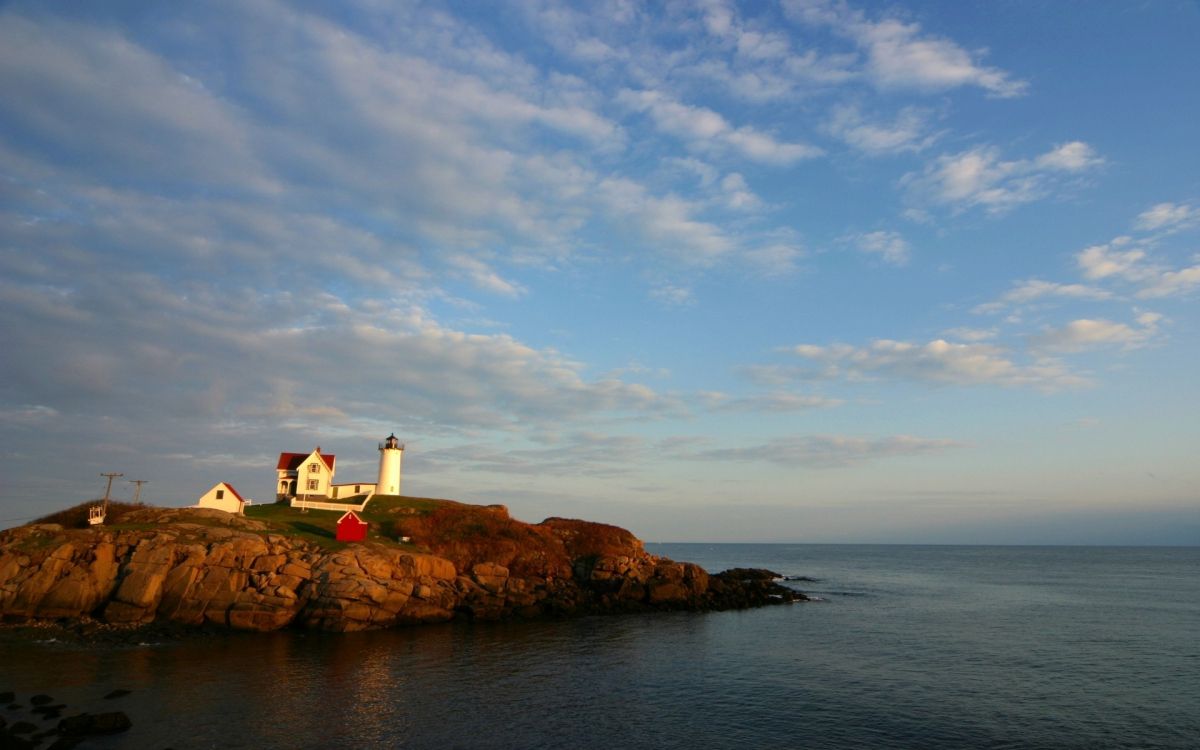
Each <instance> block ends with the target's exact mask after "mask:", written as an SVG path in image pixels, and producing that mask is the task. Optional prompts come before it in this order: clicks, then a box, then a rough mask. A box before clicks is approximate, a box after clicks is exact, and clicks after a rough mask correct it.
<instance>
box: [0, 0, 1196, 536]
mask: <svg viewBox="0 0 1200 750" xmlns="http://www.w3.org/2000/svg"><path fill="white" fill-rule="evenodd" d="M1196 39H1200V7H1198V6H1197V5H1196V4H1195V3H1194V2H1183V1H1179V2H1169V1H1167V0H1164V1H1163V2H1152V3H1128V2H1111V3H1106V2H1093V3H1086V4H1063V3H1038V2H1008V3H978V4H977V3H909V4H892V3H888V4H869V3H841V2H825V1H823V0H782V1H781V2H777V3H776V2H769V3H745V4H740V5H739V4H736V3H727V2H695V3H691V2H689V3H652V4H640V3H634V2H625V1H618V0H614V1H612V2H595V3H586V4H554V3H549V2H536V1H531V2H512V3H504V4H482V3H472V4H465V5H460V4H451V5H441V4H437V3H429V4H427V3H389V2H372V1H364V2H360V3H345V4H339V5H338V7H336V8H332V7H330V6H329V5H328V4H324V3H308V2H297V3H285V2H267V1H261V2H260V1H251V2H231V3H221V2H214V3H205V4H199V5H196V6H185V5H182V4H167V5H157V6H151V7H146V6H144V4H141V3H104V4H80V3H40V2H39V3H33V2H29V3H23V2H15V3H6V4H4V5H3V6H2V7H0V322H2V325H0V342H2V345H3V351H4V352H5V353H6V354H5V356H4V357H3V360H2V362H0V451H2V453H3V455H4V457H5V465H6V472H5V477H4V480H3V482H0V520H3V521H4V522H5V523H3V524H0V525H12V524H13V523H16V522H19V521H21V520H24V519H27V518H29V517H31V516H34V515H39V514H41V513H44V512H47V511H50V510H53V509H56V508H58V507H62V506H65V505H68V504H74V503H76V502H79V501H80V500H83V499H86V498H89V497H93V496H95V495H96V494H98V493H99V492H101V491H102V489H103V481H102V480H101V479H100V477H99V472H102V471H123V472H125V475H126V477H127V478H130V479H146V480H149V484H147V485H146V486H145V488H144V490H143V492H144V498H145V499H147V500H149V501H151V502H155V503H159V504H166V505H185V504H189V503H191V502H194V500H195V498H196V497H198V496H199V494H200V493H201V492H203V491H204V490H205V489H207V488H208V487H209V486H211V485H212V484H213V483H215V482H217V481H219V480H226V481H230V482H231V483H233V484H234V485H235V486H236V487H238V488H239V489H240V490H241V491H242V493H243V494H244V495H248V496H250V497H254V498H258V499H262V500H268V499H270V497H271V492H272V487H273V472H272V468H273V465H274V457H275V456H276V455H277V454H278V453H279V452H280V451H302V450H309V449H311V448H312V447H314V446H316V445H320V446H322V448H323V449H324V450H325V451H326V452H333V453H336V454H337V455H338V457H339V459H338V479H339V480H342V481H353V480H355V479H362V480H364V481H367V480H370V479H372V478H373V472H374V466H375V462H376V456H377V454H376V452H375V444H376V442H377V441H378V440H379V439H381V438H383V437H384V436H386V435H387V434H388V433H390V432H392V431H395V433H396V434H397V435H398V436H401V437H402V438H403V439H404V440H405V441H406V443H407V445H408V451H407V453H406V458H405V491H406V492H407V493H410V494H420V495H432V496H441V497H453V498H458V499H462V500H465V501H469V502H489V503H490V502H502V503H506V504H507V505H509V507H510V509H511V511H512V512H513V514H514V515H516V516H517V517H519V518H522V519H525V520H531V521H537V520H540V519H541V518H543V517H545V516H548V515H564V516H574V517H584V518H590V519H594V520H600V521H606V522H610V523H616V524H620V525H623V526H627V527H629V528H631V529H632V530H633V531H634V532H635V533H637V534H639V535H640V536H642V537H643V538H646V539H651V540H662V541H697V540H712V541H811V542H838V541H850V542H853V541H869V542H875V541H882V542H965V543H970V542H997V543H1056V542H1065V543H1093V542H1094V543H1176V544H1194V543H1197V542H1200V511H1198V499H1200V498H1198V488H1200V468H1198V466H1200V462H1197V461H1196V459H1195V456H1196V453H1197V448H1198V447H1200V428H1198V427H1197V424H1198V423H1200V419H1198V418H1200V406H1198V405H1200V387H1198V386H1197V379H1196V376H1195V373H1196V371H1197V365H1198V362H1197V359H1198V352H1200V347H1198V346H1197V342H1198V340H1200V337H1198V330H1197V326H1198V324H1200V317H1198V316H1197V314H1196V310H1197V307H1196V305H1197V297H1198V295H1200V148H1197V144H1196V133H1197V130H1196V123H1197V122H1200V95H1197V92H1198V91H1200V48H1198V47H1197V45H1196V43H1195V41H1196ZM131 487H132V485H122V486H121V487H120V488H119V491H118V494H123V495H125V496H129V495H130V494H131V491H130V490H131Z"/></svg>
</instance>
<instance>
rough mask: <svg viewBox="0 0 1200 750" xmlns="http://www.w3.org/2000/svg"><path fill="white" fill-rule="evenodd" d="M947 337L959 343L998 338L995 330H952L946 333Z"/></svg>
mask: <svg viewBox="0 0 1200 750" xmlns="http://www.w3.org/2000/svg"><path fill="white" fill-rule="evenodd" d="M944 333H945V335H946V336H949V337H950V338H952V339H958V340H959V341H971V342H976V341H987V340H989V339H994V338H996V329H994V328H950V329H948V330H946V331H944Z"/></svg>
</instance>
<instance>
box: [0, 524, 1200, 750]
mask: <svg viewBox="0 0 1200 750" xmlns="http://www.w3.org/2000/svg"><path fill="white" fill-rule="evenodd" d="M650 547H651V550H652V551H653V552H656V553H658V554H666V555H668V556H671V557H673V558H675V559H680V560H693V561H695V562H699V563H701V564H702V565H704V566H705V567H707V568H709V569H710V570H718V569H723V568H727V567H733V566H757V567H768V568H771V569H773V570H776V571H778V572H780V573H784V574H787V575H795V576H799V575H804V576H811V577H813V578H816V579H818V580H817V581H815V582H811V583H810V582H803V583H796V584H794V585H796V586H798V587H800V588H802V589H803V590H806V591H809V592H811V593H814V594H816V595H817V596H820V597H821V598H822V599H823V601H821V602H815V603H809V604H802V605H794V606H784V607H773V608H768V609H761V610H753V611H746V612H728V613H715V614H705V615H695V614H683V613H681V614H668V615H650V616H633V617H594V618H585V619H579V620H571V621H564V622H543V623H504V624H490V625H482V624H481V625H471V624H451V625H447V626H436V627H426V628H415V629H408V630H400V631H390V632H379V633H360V634H350V635H322V634H305V633H278V634H267V635H230V636H220V637H214V638H209V639H199V640H184V641H181V642H166V643H158V644H144V645H138V646H120V647H115V646H103V647H97V646H90V647H88V646H81V645H79V644H70V643H58V642H50V643H31V642H29V641H28V640H19V639H15V638H14V637H12V635H11V634H7V635H6V634H0V690H5V689H13V690H16V691H18V693H20V694H21V695H22V696H23V698H26V699H27V698H28V696H29V694H31V693H34V692H44V693H49V694H50V695H52V696H54V697H55V698H56V699H58V700H60V701H63V702H66V703H69V704H71V706H72V707H73V708H76V709H80V710H92V711H101V710H113V709H117V708H120V709H122V710H124V711H125V712H126V713H128V714H129V716H130V717H131V718H132V719H133V722H134V728H133V729H132V730H131V731H130V732H128V733H126V734H124V735H121V736H118V737H112V738H104V739H103V740H98V741H95V742H93V743H92V744H91V745H88V746H90V747H97V748H163V747H173V748H178V749H180V750H182V749H184V748H340V747H347V748H349V747H354V748H360V747H403V748H687V749H688V750H700V749H702V748H738V749H739V750H746V749H747V748H864V747H896V748H1108V747H1128V748H1156V747H1161V748H1196V747H1200V548H1175V549H1163V548H1085V547H1071V548H1056V547H908V546H859V545H853V546H829V545H650ZM115 688H124V689H128V690H132V691H133V692H132V693H131V694H130V695H128V696H126V697H124V698H121V699H118V700H115V701H104V700H100V697H101V696H103V695H104V694H105V693H107V692H108V691H110V690H112V689H115ZM19 714H20V712H19V711H18V712H13V711H10V712H8V713H7V714H6V716H7V717H8V718H9V720H10V721H12V720H13V719H14V718H19Z"/></svg>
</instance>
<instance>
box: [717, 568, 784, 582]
mask: <svg viewBox="0 0 1200 750" xmlns="http://www.w3.org/2000/svg"><path fill="white" fill-rule="evenodd" d="M721 576H722V577H723V578H725V579H726V580H734V581H774V580H776V579H779V578H782V577H783V576H781V575H779V574H778V573H776V572H774V571H771V570H764V569H763V568H730V569H729V570H726V571H725V572H723V573H721Z"/></svg>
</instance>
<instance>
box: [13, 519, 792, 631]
mask: <svg viewBox="0 0 1200 750" xmlns="http://www.w3.org/2000/svg"><path fill="white" fill-rule="evenodd" d="M461 507H463V508H472V509H478V508H479V506H461ZM463 512H466V511H463ZM488 512H489V513H491V514H493V515H496V514H499V513H503V521H504V523H505V524H507V525H506V526H505V527H504V528H505V529H507V530H508V531H506V532H505V533H509V534H510V535H513V536H519V535H515V534H512V532H511V529H512V528H514V527H519V528H518V530H519V531H521V532H522V534H524V536H522V537H520V539H519V540H518V541H517V542H515V543H512V544H503V545H497V544H483V543H481V542H480V540H472V539H469V538H468V539H466V540H465V542H464V540H463V539H462V538H461V537H456V538H455V541H454V543H453V544H451V543H449V542H445V541H438V538H437V537H436V535H435V534H433V533H432V532H431V533H430V535H429V536H430V538H431V539H432V540H434V541H431V542H430V544H431V545H432V548H426V549H427V551H420V550H418V549H415V548H406V547H404V546H399V545H395V544H385V543H381V542H366V543H361V544H350V545H346V546H333V547H332V548H331V547H330V546H323V545H320V544H316V543H313V542H311V541H308V540H305V539H302V538H299V537H296V536H289V535H285V534H281V533H275V532H274V530H273V529H272V527H271V526H270V525H269V524H267V523H264V522H262V521H258V520H254V519H248V518H244V517H240V516H235V515H230V514H227V513H223V512H221V511H213V510H201V509H193V508H186V509H164V508H144V509H141V510H138V511H136V512H135V513H131V514H129V515H128V516H127V517H125V518H124V519H122V524H121V526H119V527H115V528H112V527H100V528H95V529H70V528H64V527H63V526H62V525H58V524H44V523H43V524H32V525H28V526H22V527H18V528H15V529H9V530H6V531H3V532H0V621H3V622H5V623H9V624H32V623H47V622H53V623H59V624H67V625H74V626H75V627H77V628H81V629H87V628H90V627H95V628H96V629H98V630H103V629H106V628H119V629H124V628H138V627H145V626H155V627H162V626H170V627H175V626H182V627H184V628H203V627H208V628H217V629H233V630H248V631H272V630H279V629H282V628H302V629H314V630H322V631H353V630H366V629H380V628H391V627H398V626H405V625H418V624H423V623H435V622H446V621H449V620H453V619H460V618H468V619H475V620H502V619H513V618H527V619H532V618H541V617H566V616H575V615H583V614H603V613H622V612H645V611H658V610H690V611H709V610H724V609H740V608H747V607H760V606H766V605H774V604H783V603H789V602H794V601H803V600H805V599H806V597H805V596H804V595H803V594H802V593H800V592H799V591H796V590H795V589H792V588H789V587H787V586H782V585H780V584H779V583H778V582H777V580H778V579H779V576H778V575H776V574H775V573H772V572H770V571H761V570H745V569H739V570H733V571H726V572H724V573H718V574H713V575H710V574H709V573H707V572H706V571H705V570H703V569H702V568H701V567H700V566H698V565H695V564H693V563H687V562H675V561H673V560H669V559H666V558H663V557H658V556H655V555H651V554H649V553H647V552H646V551H645V549H644V548H643V545H642V543H641V542H640V541H639V540H637V539H636V538H635V537H634V536H633V535H632V534H630V533H629V532H627V531H625V530H623V529H619V528H617V527H612V526H606V525H604V524H593V523H589V522H586V521H576V520H568V519H547V520H546V521H544V522H542V523H541V524H537V525H530V524H521V523H520V522H517V521H513V520H511V519H508V518H507V512H506V511H503V509H500V510H499V511H497V510H495V509H494V508H489V509H488ZM90 624H94V626H93V625H90Z"/></svg>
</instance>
